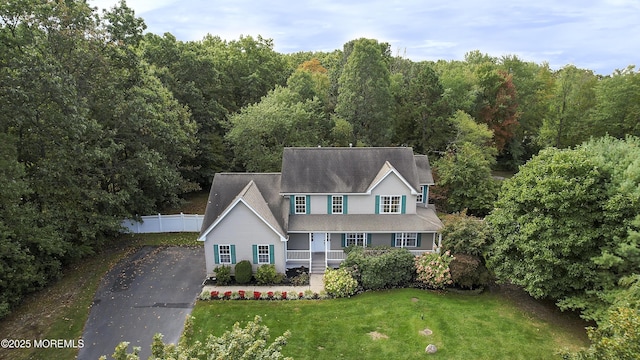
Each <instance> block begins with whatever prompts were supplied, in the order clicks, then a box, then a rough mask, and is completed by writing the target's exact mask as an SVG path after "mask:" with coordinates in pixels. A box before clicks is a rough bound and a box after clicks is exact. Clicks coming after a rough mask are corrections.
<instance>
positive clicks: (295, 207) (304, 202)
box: [293, 195, 309, 215]
mask: <svg viewBox="0 0 640 360" xmlns="http://www.w3.org/2000/svg"><path fill="white" fill-rule="evenodd" d="M298 199H302V202H301V203H298ZM298 206H304V209H303V210H302V211H298ZM307 206H309V204H307V196H306V195H294V196H293V213H294V214H295V215H300V214H306V213H307Z"/></svg>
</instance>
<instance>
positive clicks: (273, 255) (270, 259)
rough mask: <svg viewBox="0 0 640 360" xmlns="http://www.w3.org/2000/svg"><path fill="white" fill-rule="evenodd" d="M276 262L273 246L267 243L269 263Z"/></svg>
mask: <svg viewBox="0 0 640 360" xmlns="http://www.w3.org/2000/svg"><path fill="white" fill-rule="evenodd" d="M275 263H276V254H275V246H273V245H269V264H275Z"/></svg>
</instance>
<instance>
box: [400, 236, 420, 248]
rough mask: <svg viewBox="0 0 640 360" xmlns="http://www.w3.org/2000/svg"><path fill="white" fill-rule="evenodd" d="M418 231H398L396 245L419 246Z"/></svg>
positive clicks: (401, 246)
mask: <svg viewBox="0 0 640 360" xmlns="http://www.w3.org/2000/svg"><path fill="white" fill-rule="evenodd" d="M417 246H418V233H396V247H400V248H405V247H417Z"/></svg>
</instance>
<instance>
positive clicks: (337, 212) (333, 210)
mask: <svg viewBox="0 0 640 360" xmlns="http://www.w3.org/2000/svg"><path fill="white" fill-rule="evenodd" d="M337 199H340V204H336V202H335V200H337ZM338 206H339V207H340V211H336V207H338ZM331 214H344V195H331Z"/></svg>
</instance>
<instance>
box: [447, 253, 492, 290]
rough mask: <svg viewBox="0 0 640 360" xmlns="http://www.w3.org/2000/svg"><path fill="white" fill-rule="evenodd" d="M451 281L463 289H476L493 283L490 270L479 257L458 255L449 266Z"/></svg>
mask: <svg viewBox="0 0 640 360" xmlns="http://www.w3.org/2000/svg"><path fill="white" fill-rule="evenodd" d="M449 269H450V270H451V280H452V281H453V283H454V284H455V285H457V286H459V287H461V288H467V289H474V288H476V287H481V286H485V285H488V284H489V282H490V281H491V275H490V274H489V270H487V268H486V267H485V266H484V264H483V263H482V260H481V259H480V258H479V257H477V256H471V255H466V254H456V255H454V257H453V260H452V261H451V263H450V264H449Z"/></svg>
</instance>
